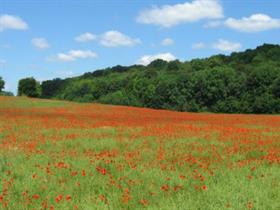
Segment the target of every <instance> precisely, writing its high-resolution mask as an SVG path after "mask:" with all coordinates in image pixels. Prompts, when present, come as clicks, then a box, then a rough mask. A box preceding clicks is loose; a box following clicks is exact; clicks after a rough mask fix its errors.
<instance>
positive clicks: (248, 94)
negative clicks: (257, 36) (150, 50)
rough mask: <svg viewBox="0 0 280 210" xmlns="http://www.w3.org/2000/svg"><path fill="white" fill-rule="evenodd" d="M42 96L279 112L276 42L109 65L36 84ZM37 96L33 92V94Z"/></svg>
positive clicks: (181, 108) (279, 49)
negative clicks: (204, 55)
mask: <svg viewBox="0 0 280 210" xmlns="http://www.w3.org/2000/svg"><path fill="white" fill-rule="evenodd" d="M41 89H42V95H41V97H43V98H58V99H65V100H71V101H79V102H92V101H95V102H101V103H108V104H119V105H131V106H143V107H151V108H159V109H171V110H178V111H191V112H202V111H205V112H226V113H280V107H279V106H277V104H279V103H280V46H279V45H270V44H264V45H262V46H260V47H257V48H256V49H254V50H246V51H245V52H240V53H232V54H231V55H229V56H225V55H215V56H211V57H209V58H205V59H194V60H191V61H186V62H180V61H178V60H176V61H171V62H166V61H163V60H159V59H158V60H155V61H153V62H151V63H150V64H149V65H148V66H142V65H133V66H128V67H124V66H119V65H118V66H115V67H112V68H106V69H104V70H97V71H94V72H89V73H85V74H84V75H82V76H80V77H75V78H68V79H65V80H62V79H54V80H48V81H44V82H42V84H41ZM37 96H38V94H37Z"/></svg>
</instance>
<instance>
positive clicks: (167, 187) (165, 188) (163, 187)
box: [160, 184, 169, 192]
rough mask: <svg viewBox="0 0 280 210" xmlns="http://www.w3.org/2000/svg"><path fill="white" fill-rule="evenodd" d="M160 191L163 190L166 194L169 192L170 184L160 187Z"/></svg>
mask: <svg viewBox="0 0 280 210" xmlns="http://www.w3.org/2000/svg"><path fill="white" fill-rule="evenodd" d="M160 189H161V190H163V191H165V192H167V191H168V190H169V186H168V184H166V185H162V186H161V187H160Z"/></svg>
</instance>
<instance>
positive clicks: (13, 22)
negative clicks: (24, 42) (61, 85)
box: [0, 14, 28, 31]
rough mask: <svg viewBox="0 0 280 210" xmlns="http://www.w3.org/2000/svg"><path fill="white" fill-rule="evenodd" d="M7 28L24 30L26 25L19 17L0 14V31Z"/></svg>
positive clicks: (26, 27)
mask: <svg viewBox="0 0 280 210" xmlns="http://www.w3.org/2000/svg"><path fill="white" fill-rule="evenodd" d="M7 29H14V30H26V29H28V25H27V23H26V22H24V21H23V20H22V19H21V18H20V17H16V16H12V15H7V14H5V15H0V31H4V30H7Z"/></svg>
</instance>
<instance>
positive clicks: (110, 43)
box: [99, 31, 141, 47]
mask: <svg viewBox="0 0 280 210" xmlns="http://www.w3.org/2000/svg"><path fill="white" fill-rule="evenodd" d="M99 43H100V44H101V45H103V46H105V47H119V46H127V47H130V46H134V45H136V44H139V43H141V41H140V39H133V38H130V37H129V36H127V35H125V34H123V33H121V32H119V31H107V32H106V33H104V34H103V35H101V36H100V40H99Z"/></svg>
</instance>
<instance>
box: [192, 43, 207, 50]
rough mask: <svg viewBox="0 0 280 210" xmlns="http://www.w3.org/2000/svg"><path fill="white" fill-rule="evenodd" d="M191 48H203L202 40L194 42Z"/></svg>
mask: <svg viewBox="0 0 280 210" xmlns="http://www.w3.org/2000/svg"><path fill="white" fill-rule="evenodd" d="M192 48H193V49H204V48H206V45H205V44H204V43H203V42H198V43H194V44H193V45H192Z"/></svg>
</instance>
